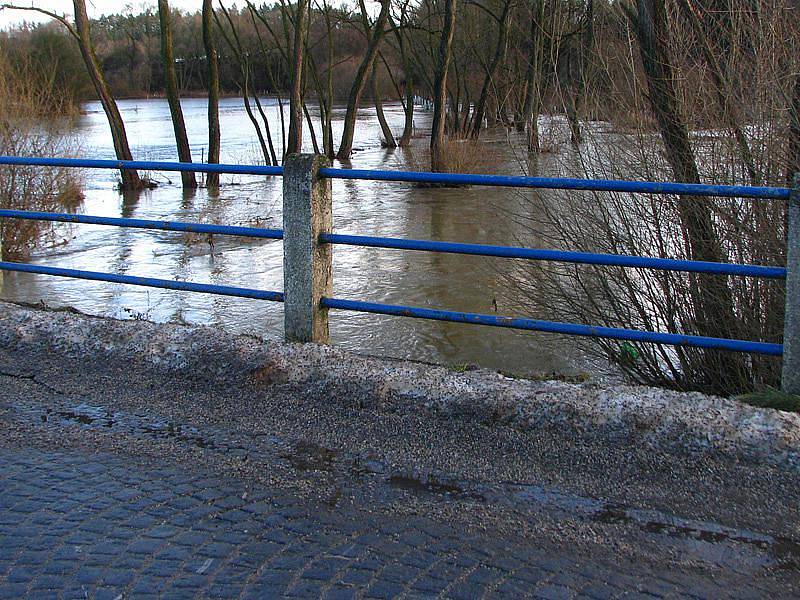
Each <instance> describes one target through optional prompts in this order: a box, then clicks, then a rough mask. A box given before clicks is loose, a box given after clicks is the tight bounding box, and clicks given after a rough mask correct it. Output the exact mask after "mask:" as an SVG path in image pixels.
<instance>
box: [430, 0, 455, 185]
mask: <svg viewBox="0 0 800 600" xmlns="http://www.w3.org/2000/svg"><path fill="white" fill-rule="evenodd" d="M456 2H457V0H445V3H444V24H443V27H442V35H441V37H440V38H439V55H438V60H437V62H436V75H435V80H434V84H433V93H434V96H433V125H432V127H431V170H432V171H445V170H446V162H445V158H444V156H443V151H444V147H445V134H444V132H445V116H446V115H445V111H446V110H447V71H448V69H449V68H450V61H451V59H452V48H453V33H454V32H455V28H456V9H457V4H456Z"/></svg>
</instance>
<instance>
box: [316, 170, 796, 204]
mask: <svg viewBox="0 0 800 600" xmlns="http://www.w3.org/2000/svg"><path fill="white" fill-rule="evenodd" d="M319 174H320V175H322V176H323V177H330V178H331V179H368V180H370V181H403V182H406V183H423V184H424V183H427V184H432V185H485V186H491V187H514V188H536V189H549V190H586V191H594V192H630V193H641V194H673V195H684V196H719V197H723V198H757V199H763V200H766V199H773V200H787V199H788V198H789V188H782V187H755V186H748V185H708V184H701V183H672V182H655V181H621V180H618V179H575V178H569V177H525V176H513V175H474V174H466V173H426V172H416V171H376V170H371V169H333V168H322V169H320V170H319Z"/></svg>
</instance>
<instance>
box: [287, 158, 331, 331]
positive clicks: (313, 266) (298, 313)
mask: <svg viewBox="0 0 800 600" xmlns="http://www.w3.org/2000/svg"><path fill="white" fill-rule="evenodd" d="M329 165H330V162H329V161H328V159H327V158H325V157H324V156H321V155H315V154H290V155H288V156H287V157H286V160H285V161H284V163H283V289H284V294H285V299H284V335H285V337H286V341H287V342H315V343H318V344H327V343H328V341H329V334H328V309H327V308H323V307H322V306H321V303H320V299H321V298H322V297H323V296H330V295H331V292H332V285H333V283H332V271H333V267H332V252H331V246H330V244H321V243H319V235H320V234H321V233H330V232H331V229H332V226H333V209H332V197H331V180H330V179H327V178H322V177H320V176H319V169H320V168H321V167H327V166H329Z"/></svg>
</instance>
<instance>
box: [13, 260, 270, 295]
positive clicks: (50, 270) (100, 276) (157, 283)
mask: <svg viewBox="0 0 800 600" xmlns="http://www.w3.org/2000/svg"><path fill="white" fill-rule="evenodd" d="M0 271H17V272H20V273H36V274H39V275H54V276H56V277H72V278H73V279H89V280H91V281H108V282H110V283H123V284H126V285H140V286H144V287H154V288H163V289H168V290H180V291H184V292H199V293H202V294H216V295H218V296H236V297H239V298H253V299H255V300H270V301H272V302H283V292H271V291H266V290H254V289H250V288H240V287H232V286H228V285H214V284H210V283H193V282H191V281H173V280H172V279H155V278H153V277H137V276H135V275H117V274H115V273H99V272H97V271H79V270H77V269H62V268H59V267H46V266H43V265H27V264H22V263H15V262H0Z"/></svg>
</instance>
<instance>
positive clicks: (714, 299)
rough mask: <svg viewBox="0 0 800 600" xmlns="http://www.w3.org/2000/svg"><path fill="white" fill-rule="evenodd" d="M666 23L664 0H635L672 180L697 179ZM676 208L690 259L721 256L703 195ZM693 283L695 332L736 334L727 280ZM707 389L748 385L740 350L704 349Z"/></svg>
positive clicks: (650, 88) (718, 259) (729, 389)
mask: <svg viewBox="0 0 800 600" xmlns="http://www.w3.org/2000/svg"><path fill="white" fill-rule="evenodd" d="M668 35H669V34H668V23H667V15H666V10H665V7H664V0H638V36H639V44H640V50H641V55H642V63H643V65H644V71H645V74H646V76H647V85H648V91H649V100H650V105H651V108H652V110H653V112H654V113H655V116H656V120H657V121H658V125H659V129H660V131H661V139H662V140H663V142H664V146H665V149H666V152H667V160H668V161H669V163H670V165H671V167H672V171H673V173H674V175H675V178H676V180H678V181H682V182H687V183H699V182H700V175H699V173H698V170H697V164H696V162H695V157H694V151H693V150H692V147H691V143H690V142H689V133H688V128H687V126H686V123H685V122H684V120H683V117H682V116H681V114H680V109H679V101H678V96H677V93H676V90H675V81H674V73H673V68H672V64H671V62H670V57H669V47H668V39H669V38H668ZM678 212H679V214H680V219H681V225H682V228H683V232H684V237H685V240H686V243H687V245H688V248H689V252H690V258H691V259H692V260H701V261H710V262H724V261H723V259H724V253H723V250H722V245H721V243H720V240H719V237H718V235H717V232H716V230H715V228H714V222H713V219H712V216H711V211H710V210H709V208H708V204H707V201H702V200H698V199H697V198H691V197H683V196H681V197H680V198H679V199H678ZM691 285H692V288H691V296H692V302H693V305H694V313H695V324H694V325H695V327H696V328H697V333H698V334H699V335H704V336H710V337H723V338H735V337H737V335H736V333H737V326H736V323H737V318H736V314H735V312H734V309H733V298H732V295H731V290H730V288H729V286H728V280H727V278H726V277H722V276H701V277H696V278H693V281H692V284H691ZM702 352H703V353H704V363H705V367H704V370H705V375H706V379H707V381H708V386H709V389H712V390H714V391H718V392H722V393H726V392H733V391H735V390H741V389H746V388H747V387H748V385H749V374H748V372H747V369H746V367H745V365H744V361H743V360H742V356H740V355H738V354H733V353H724V352H713V351H702Z"/></svg>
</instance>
